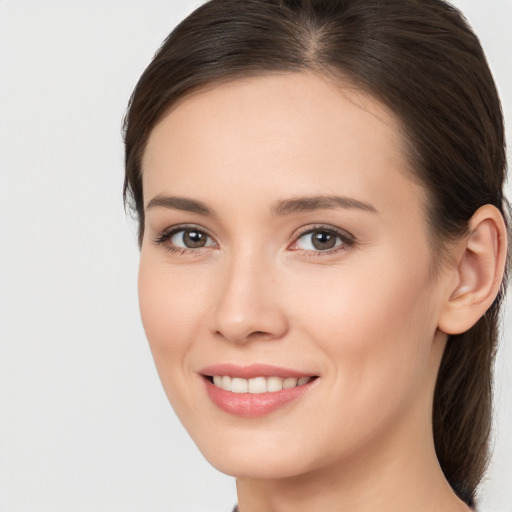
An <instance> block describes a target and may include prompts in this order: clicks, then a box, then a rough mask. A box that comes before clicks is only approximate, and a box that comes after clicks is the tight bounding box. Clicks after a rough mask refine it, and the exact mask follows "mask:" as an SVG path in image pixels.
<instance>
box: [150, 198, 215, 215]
mask: <svg viewBox="0 0 512 512" xmlns="http://www.w3.org/2000/svg"><path fill="white" fill-rule="evenodd" d="M157 206H160V207H163V208H170V209H172V210H183V211H185V212H192V213H198V214H199V215H208V216H211V215H214V212H213V210H212V209H210V208H208V206H206V205H205V204H204V203H203V202H201V201H197V200H196V199H187V198H186V197H176V196H163V195H161V194H159V195H157V196H155V197H153V199H151V201H149V203H148V204H147V205H146V210H150V209H151V208H156V207H157Z"/></svg>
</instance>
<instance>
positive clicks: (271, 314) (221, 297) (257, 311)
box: [212, 253, 288, 344]
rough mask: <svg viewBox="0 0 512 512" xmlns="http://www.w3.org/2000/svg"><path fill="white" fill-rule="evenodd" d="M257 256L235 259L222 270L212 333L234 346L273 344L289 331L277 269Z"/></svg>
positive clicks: (242, 256)
mask: <svg viewBox="0 0 512 512" xmlns="http://www.w3.org/2000/svg"><path fill="white" fill-rule="evenodd" d="M274 267H275V266H274V265H272V263H271V262H268V261H266V260H265V258H262V257H261V255H257V254H255V253H252V254H245V255H240V257H237V258H235V257H233V258H232V260H231V261H230V262H229V263H228V262H226V265H225V266H224V267H223V268H222V269H219V270H220V272H219V274H218V278H219V281H220V286H219V287H218V294H216V296H215V298H214V301H215V304H214V308H213V315H212V331H213V332H214V334H215V335H216V336H220V337H222V338H224V339H225V340H227V341H230V342H232V343H239V344H240V343H247V342H249V341H251V340H262V341H265V340H267V341H270V340H277V339H279V338H282V337H283V336H284V335H285V334H286V332H287V331H288V320H287V316H286V314H285V307H284V306H285V305H284V304H283V303H282V301H281V300H280V294H279V292H278V286H277V282H278V279H277V278H276V269H275V268H274Z"/></svg>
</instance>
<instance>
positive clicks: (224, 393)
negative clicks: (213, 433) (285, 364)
mask: <svg viewBox="0 0 512 512" xmlns="http://www.w3.org/2000/svg"><path fill="white" fill-rule="evenodd" d="M201 374H202V375H203V377H204V380H205V384H206V391H207V394H208V396H209V398H210V400H211V401H212V402H213V403H214V404H215V405H216V406H217V407H219V408H220V409H221V410H223V411H224V412H227V413H230V414H234V415H236V416H242V417H258V416H263V415H265V414H269V413H271V412H273V411H275V410H277V409H279V408H281V407H283V406H284V405H286V404H288V403H289V402H291V401H293V400H295V399H297V398H299V397H300V396H302V395H303V394H304V393H305V392H306V391H308V389H310V387H311V385H312V384H313V382H314V381H316V380H317V378H318V377H317V376H314V375H304V374H298V373H297V372H293V371H291V370H287V369H278V368H275V367H270V366H265V365H252V366H250V367H245V368H244V367H237V366H233V365H217V366H212V367H209V368H205V369H204V370H202V371H201Z"/></svg>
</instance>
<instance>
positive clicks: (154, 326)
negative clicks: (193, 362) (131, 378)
mask: <svg viewBox="0 0 512 512" xmlns="http://www.w3.org/2000/svg"><path fill="white" fill-rule="evenodd" d="M205 285H206V283H205V282H204V280H201V279H198V278H197V277H194V278H192V277H191V276H189V273H187V272H185V271H183V269H179V270H178V271H176V270H175V271H174V272H173V271H171V270H170V269H169V267H168V266H166V265H165V264H162V261H160V259H159V258H157V257H154V256H153V255H152V254H149V255H146V254H144V251H143V252H142V254H141V259H140V266H139V280H138V290H139V306H140V313H141V318H142V323H143V325H144V330H145V332H146V337H147V339H148V342H149V345H150V348H151V351H152V353H153V357H154V359H155V364H156V366H157V369H158V371H159V373H160V374H162V372H164V371H165V367H166V366H169V365H171V366H173V367H174V366H177V365H181V364H182V363H183V357H184V356H185V355H186V352H187V350H188V349H189V347H190V344H191V343H192V340H194V339H197V336H196V334H197V330H198V328H199V326H200V323H199V322H197V317H198V315H200V314H201V311H202V310H204V308H205V307H206V305H205V304H204V297H205V296H207V295H206V294H205V290H204V287H205ZM169 374H170V375H171V374H172V372H169ZM161 376H162V375H161Z"/></svg>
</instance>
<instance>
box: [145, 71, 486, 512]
mask: <svg viewBox="0 0 512 512" xmlns="http://www.w3.org/2000/svg"><path fill="white" fill-rule="evenodd" d="M143 187H144V202H145V204H146V205H148V204H149V202H150V201H151V200H152V199H154V198H155V197H157V196H160V197H162V196H178V197H184V198H188V199H193V200H196V201H201V202H202V203H204V204H205V205H206V206H207V207H208V208H209V209H210V210H211V211H212V212H213V213H212V214H210V215H204V214H203V213H199V212H189V211H184V210H182V209H179V208H175V207H173V208H170V207H166V206H151V207H147V208H146V224H145V235H144V240H143V244H142V250H141V260H140V273H139V296H140V308H141V315H142V320H143V324H144V328H145V331H146V334H147V337H148V340H149V343H150V347H151V350H152V353H153V357H154V360H155V363H156V367H157V370H158V372H159V375H160V378H161V381H162V383H163V386H164V389H165V391H166V393H167V396H168V397H169V400H170V402H171V404H172V405H173V407H174V409H175V411H176V413H177V414H178V416H179V417H180V419H181V421H182V422H183V424H184V426H185V427H186V429H187V430H188V432H189V433H190V435H191V436H192V438H193V439H194V441H195V442H196V443H197V445H198V447H199V448H200V450H201V451H202V453H203V454H204V456H205V457H206V458H207V459H208V460H209V461H210V463H211V464H213V465H214V466H215V467H217V468H218V469H219V470H220V471H223V472H225V473H228V474H230V475H234V476H236V477H237V489H238V497H239V504H240V509H241V510H242V512H256V511H259V512H260V511H261V510H266V511H279V512H288V511H294V512H297V511H302V510H304V511H312V510H314V511H316V510H333V511H351V512H363V511H368V512H369V511H370V510H371V511H375V510H379V511H388V510H389V511H394V512H396V511H402V510H403V511H411V510H414V511H417V512H418V511H420V512H421V511H427V510H428V511H434V510H435V511H463V510H469V509H468V508H467V507H466V506H465V505H464V504H463V503H462V502H461V501H460V500H459V499H458V498H457V497H456V496H455V495H454V493H453V492H452V491H451V489H450V487H449V485H448V483H447V482H446V480H445V479H444V476H443V474H442V471H441V469H440V467H439V464H438V462H437V459H436V456H435V451H434V446H433V439H432V430H431V410H432V399H433V398H432V397H433V391H434V386H435V380H436V376H437V371H438V368H439V363H440V360H441V356H442V353H443V350H444V347H445V344H446V340H447V335H446V334H445V332H443V331H442V330H441V329H440V328H439V325H440V321H443V322H445V323H446V324H447V327H446V331H448V330H449V323H450V318H451V317H450V316H449V312H447V309H446V303H447V300H448V299H449V298H450V297H454V289H455V288H456V287H457V286H459V285H460V284H461V283H460V282H459V281H460V280H461V276H462V275H463V274H460V273H455V272H448V271H443V272H441V273H440V275H438V276H437V277H436V278H434V277H433V273H432V268H433V255H432V250H431V247H430V243H429V238H428V227H427V225H426V219H425V212H424V204H425V192H424V190H423V189H422V188H421V187H420V186H419V185H418V184H417V183H416V182H415V181H413V180H412V179H411V177H410V170H409V169H408V164H407V160H406V158H405V152H404V149H403V144H402V138H401V135H400V125H399V123H398V121H397V119H396V118H395V116H394V115H393V114H392V113H391V112H389V111H388V110H387V109H386V108H385V107H384V106H382V105H380V104H379V103H378V102H377V101H375V100H373V99H372V98H369V97H367V96H365V95H364V94H362V93H360V92H357V91H354V90H353V89H349V88H347V87H343V85H340V84H334V83H332V82H330V81H328V80H327V79H326V78H323V77H321V76H318V75H315V74H306V73H300V74H283V75H272V76H263V77H258V78H251V79H248V80H244V81H235V82H232V83H228V84H223V85H220V86H218V87H215V88H212V89H209V90H204V91H200V92H198V93H194V94H193V95H191V96H189V97H187V98H186V99H185V100H184V101H182V102H180V104H179V105H178V106H177V107H176V108H174V109H173V110H172V111H171V112H170V113H168V115H167V116H166V117H165V118H164V119H163V120H162V121H161V122H160V123H159V124H158V125H157V126H156V127H155V129H154V130H153V132H152V134H151V136H150V139H149V142H148V146H147V148H146V151H145V154H144V159H143ZM332 195H339V196H344V197H348V198H351V199H355V200H357V201H361V202H364V203H366V204H369V205H371V207H372V208H373V209H374V210H375V211H370V210H369V209H362V208H357V207H335V208H321V209H314V210H308V211H293V212H288V214H286V215H277V214H275V212H273V208H274V207H275V205H276V203H277V202H279V201H283V200H289V199H294V198H298V197H305V196H332ZM488 224H489V223H487V224H486V225H488ZM180 225H187V226H188V225H193V226H195V227H196V228H197V229H200V230H202V231H204V232H205V233H207V234H208V235H209V238H208V245H207V246H204V247H202V248H199V249H196V250H192V251H190V250H189V251H183V250H180V248H178V250H174V251H172V249H173V248H174V249H176V248H175V247H174V246H173V244H172V241H174V242H176V243H178V244H180V243H181V242H182V239H181V238H180V236H175V237H174V238H173V239H172V241H171V240H167V241H165V242H164V243H157V242H155V240H156V239H158V238H159V237H161V235H162V233H163V232H165V231H166V230H169V227H172V226H180ZM318 226H321V227H323V228H324V229H331V230H332V229H333V228H334V229H338V230H342V231H343V232H346V233H349V234H350V237H351V239H352V240H354V241H355V242H354V243H353V244H351V243H347V242H345V243H343V242H341V240H338V242H337V243H339V245H338V246H337V247H335V250H334V251H330V252H328V251H321V250H318V249H315V248H314V247H312V246H311V243H310V242H311V239H310V238H308V235H303V232H304V229H303V228H314V227H318ZM306 231H307V229H306ZM491 231H492V230H491ZM483 236H484V238H485V234H484V235H483ZM489 236H490V237H491V238H492V236H493V235H492V233H491V234H490V235H489ZM169 249H171V250H169ZM457 251H458V252H456V256H457V258H458V260H457V261H459V260H460V259H461V258H462V255H463V254H464V250H460V248H457ZM471 261H472V262H474V259H472V260H471ZM469 273H470V274H471V269H470V272H469ZM471 276H472V278H474V276H475V274H474V273H473V274H471ZM471 276H470V277H471ZM473 281H475V279H473ZM461 289H462V288H461ZM490 293H491V294H492V290H491V292H490ZM225 362H230V363H234V364H237V365H242V366H243V365H248V364H252V363H265V364H272V365H277V366H284V367H287V368H293V369H295V370H300V371H302V372H304V373H305V374H308V375H316V376H318V379H317V380H316V382H315V385H314V386H312V387H311V389H310V390H309V391H308V392H307V393H306V394H305V395H304V396H302V397H301V398H300V399H299V400H296V401H293V402H291V403H290V404H288V405H286V406H285V407H283V408H281V409H279V410H277V411H274V412H272V413H271V414H268V415H265V416H263V417H260V418H241V417H237V416H233V415H230V414H228V413H226V412H223V411H221V410H220V409H219V408H217V407H216V406H215V405H214V404H213V403H212V402H211V401H210V399H209V398H208V396H207V394H206V393H205V386H204V382H203V378H202V377H201V376H200V375H199V373H198V372H199V370H200V369H201V368H203V367H205V366H207V365H211V364H216V363H225Z"/></svg>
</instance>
